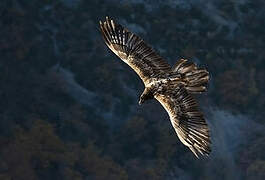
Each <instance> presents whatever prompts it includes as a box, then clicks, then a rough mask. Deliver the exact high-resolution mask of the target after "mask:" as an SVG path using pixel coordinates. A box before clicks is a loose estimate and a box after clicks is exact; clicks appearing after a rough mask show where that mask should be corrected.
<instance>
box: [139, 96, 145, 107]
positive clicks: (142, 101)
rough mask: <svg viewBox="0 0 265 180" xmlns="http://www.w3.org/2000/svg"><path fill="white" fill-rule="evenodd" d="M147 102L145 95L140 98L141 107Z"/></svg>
mask: <svg viewBox="0 0 265 180" xmlns="http://www.w3.org/2000/svg"><path fill="white" fill-rule="evenodd" d="M144 101H145V96H144V95H141V96H140V99H139V105H142V104H143V103H144Z"/></svg>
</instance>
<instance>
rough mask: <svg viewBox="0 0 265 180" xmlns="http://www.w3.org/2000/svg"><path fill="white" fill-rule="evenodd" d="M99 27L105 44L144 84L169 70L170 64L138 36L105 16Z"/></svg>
mask: <svg viewBox="0 0 265 180" xmlns="http://www.w3.org/2000/svg"><path fill="white" fill-rule="evenodd" d="M100 29H101V33H102V36H103V38H104V40H105V43H106V44H107V46H108V47H109V48H110V49H111V50H112V51H113V52H114V53H115V54H116V55H117V56H118V57H119V58H121V59H122V60H123V61H124V62H125V63H127V64H128V65H129V66H130V67H131V68H132V69H133V70H134V71H135V72H136V73H137V74H138V75H139V76H140V78H141V79H142V80H143V82H144V83H145V84H148V83H149V82H150V81H151V78H159V77H161V76H162V75H163V74H165V73H167V72H169V71H171V67H170V65H169V64H168V63H167V62H165V61H164V60H163V59H162V57H160V56H159V55H158V54H157V53H156V52H154V51H153V50H152V48H150V47H149V46H148V45H147V44H146V43H145V42H144V41H143V40H142V39H141V38H140V37H138V36H137V35H135V34H133V33H131V32H130V31H129V30H127V29H126V28H124V27H122V26H121V25H119V24H117V23H115V22H114V21H113V20H112V19H110V18H108V17H106V21H104V22H101V21H100Z"/></svg>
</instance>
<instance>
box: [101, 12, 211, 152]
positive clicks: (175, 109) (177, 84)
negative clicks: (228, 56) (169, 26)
mask: <svg viewBox="0 0 265 180" xmlns="http://www.w3.org/2000/svg"><path fill="white" fill-rule="evenodd" d="M100 28H101V33H102V36H103V38H104V40H105V43H106V44H107V46H108V47H109V48H110V49H111V50H112V51H113V52H114V53H115V54H116V55H117V56H118V57H119V58H120V59H121V60H122V61H124V62H125V63H126V64H128V65H129V66H130V67H131V68H132V69H134V71H135V72H136V73H137V74H138V75H139V76H140V78H141V79H142V81H143V83H144V85H145V89H144V92H143V93H142V95H141V96H140V100H139V104H142V103H143V102H144V101H146V100H148V99H152V98H155V99H156V100H158V101H159V102H160V104H161V105H162V106H163V107H164V109H165V110H166V111H167V113H168V114H169V117H170V121H171V124H172V126H173V127H174V129H175V131H176V133H177V135H178V137H179V139H180V141H181V142H182V143H183V144H184V145H185V146H188V147H189V148H190V150H191V151H192V152H193V153H194V154H195V155H196V157H198V155H208V154H209V153H210V151H211V149H210V143H211V141H210V136H209V130H208V126H207V124H206V122H205V120H204V117H203V114H202V113H201V112H200V111H199V109H198V105H197V103H196V101H195V99H194V98H193V97H192V96H191V94H192V93H202V92H204V91H206V86H207V83H208V81H209V73H208V71H206V70H205V69H201V68H198V67H197V66H196V65H195V64H194V63H192V62H189V61H187V60H185V59H180V60H179V61H177V63H176V64H175V65H174V66H173V67H171V66H170V65H169V64H168V63H167V62H166V61H164V59H163V58H162V57H160V56H159V55H158V54H157V53H155V52H154V51H153V50H152V48H150V47H149V46H148V45H147V44H146V43H145V42H144V41H143V40H142V39H141V38H139V37H138V36H136V35H135V34H133V33H131V32H130V31H129V30H127V29H125V28H124V27H122V26H121V25H119V24H117V23H114V21H113V20H111V19H109V18H108V17H107V18H106V21H104V22H103V23H102V22H100Z"/></svg>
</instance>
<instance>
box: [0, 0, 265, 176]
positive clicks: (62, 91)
mask: <svg viewBox="0 0 265 180" xmlns="http://www.w3.org/2000/svg"><path fill="white" fill-rule="evenodd" d="M264 9H265V1H264V0H255V1H252V0H212V1H208V0H159V1H156V2H155V1H151V0H131V1H118V0H98V1H92V0H31V1H29V0H1V3H0V35H1V36H0V37H1V38H0V99H1V101H0V179H1V180H35V179H41V180H48V179H55V180H57V179H58V180H61V179H65V180H72V179H73V180H82V179H86V180H104V179H110V180H120V179H129V180H135V179H138V180H141V179H146V180H149V179H150V180H160V179H166V180H175V179H176V180H192V179H199V180H212V179H215V180H218V179H220V180H221V179H222V180H223V179H255V180H259V179H260V180H261V179H265V151H264V150H265V126H264V125H265V120H264V117H265V111H264V106H265V94H264V91H265V83H264V79H265V59H264V57H265V51H264V48H265V21H264V18H265V11H264ZM106 15H108V16H110V17H112V18H114V19H115V20H117V21H118V22H119V23H121V24H122V25H124V26H126V27H127V28H128V29H130V30H131V31H133V32H135V33H136V34H138V35H139V36H141V37H142V38H143V39H144V40H145V41H146V42H148V43H149V44H150V45H152V46H153V48H154V49H156V50H157V51H158V52H159V53H160V54H161V55H162V56H163V57H165V59H166V60H167V61H168V62H170V64H172V65H173V64H174V63H175V62H176V61H177V60H178V59H179V58H188V59H190V60H191V61H194V62H196V63H197V64H199V66H201V67H205V68H207V69H208V70H209V72H210V73H211V82H210V85H209V91H208V92H207V93H205V94H204V95H200V96H196V98H197V99H198V101H199V103H200V107H201V109H202V110H203V111H204V114H205V117H206V120H207V122H208V124H209V126H210V128H211V135H212V141H213V146H212V149H213V152H212V154H211V155H210V157H209V158H207V159H200V160H197V159H196V158H195V156H194V155H193V154H192V153H191V152H190V150H189V149H188V148H186V147H185V146H184V145H182V144H181V142H180V141H179V139H178V138H177V136H176V134H175V132H174V130H173V128H172V126H171V124H170V121H169V118H168V115H167V114H166V112H165V110H163V108H162V106H161V105H160V104H159V103H158V102H156V101H154V100H153V101H150V102H147V103H146V104H144V105H142V106H138V98H139V95H140V94H141V93H142V91H143V88H144V86H143V84H142V82H141V81H140V79H139V77H138V76H137V75H136V74H135V73H134V72H133V70H132V69H130V68H129V67H128V66H127V65H126V64H124V63H122V62H121V61H120V60H119V59H118V58H117V57H116V56H115V55H114V54H113V53H112V52H111V51H110V50H109V49H107V47H106V45H105V44H104V42H103V40H102V38H101V35H100V32H99V27H98V21H99V20H102V19H104V18H105V16H106Z"/></svg>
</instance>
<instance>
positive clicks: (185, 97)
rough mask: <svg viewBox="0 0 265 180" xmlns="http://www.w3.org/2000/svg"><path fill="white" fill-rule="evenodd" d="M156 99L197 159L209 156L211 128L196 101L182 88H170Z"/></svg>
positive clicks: (181, 139)
mask: <svg viewBox="0 0 265 180" xmlns="http://www.w3.org/2000/svg"><path fill="white" fill-rule="evenodd" d="M155 98H156V99H157V100H158V101H159V102H160V103H161V105H162V106H163V107H164V108H165V109H166V111H167V112H168V114H169V117H170V121H171V123H172V125H173V127H174V129H175V131H176V133H177V135H178V137H179V139H180V141H181V142H182V143H183V144H184V145H185V146H188V147H189V149H190V150H191V151H192V152H193V154H194V155H195V156H196V157H199V156H201V155H207V156H208V155H209V153H210V152H211V149H210V144H211V140H210V135H209V128H208V126H207V124H206V121H205V119H204V117H203V114H202V113H201V112H200V111H199V109H198V105H197V103H196V101H195V99H194V98H193V97H192V96H191V95H190V94H189V93H188V92H187V91H186V90H185V89H184V88H182V87H179V88H170V87H167V90H165V91H164V92H163V94H159V93H158V94H156V95H155Z"/></svg>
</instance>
